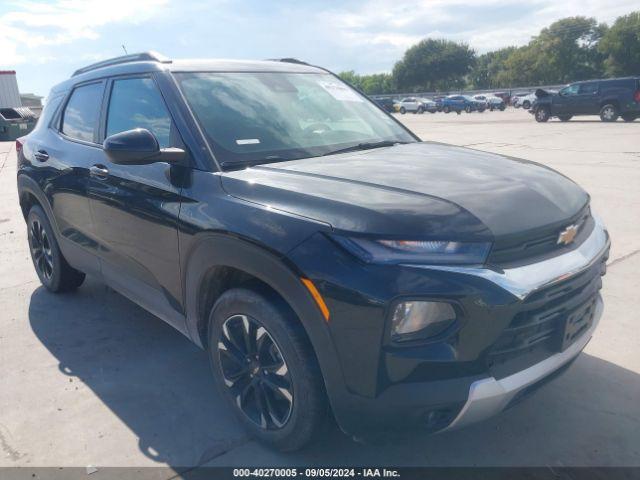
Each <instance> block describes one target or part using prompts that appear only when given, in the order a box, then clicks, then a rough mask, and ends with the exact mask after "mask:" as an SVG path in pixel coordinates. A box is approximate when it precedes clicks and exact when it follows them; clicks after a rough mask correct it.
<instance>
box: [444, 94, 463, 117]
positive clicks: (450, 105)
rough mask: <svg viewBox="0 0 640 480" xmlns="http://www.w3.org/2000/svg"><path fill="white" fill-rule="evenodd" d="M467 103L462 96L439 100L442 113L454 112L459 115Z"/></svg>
mask: <svg viewBox="0 0 640 480" xmlns="http://www.w3.org/2000/svg"><path fill="white" fill-rule="evenodd" d="M467 103H468V102H467V100H466V99H465V98H464V96H463V95H448V96H446V97H444V98H442V99H440V106H441V110H442V111H443V112H444V113H449V112H456V113H457V114H458V115H460V113H461V112H462V111H464V109H465V107H466V106H467Z"/></svg>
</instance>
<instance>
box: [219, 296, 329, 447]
mask: <svg viewBox="0 0 640 480" xmlns="http://www.w3.org/2000/svg"><path fill="white" fill-rule="evenodd" d="M209 357H210V360H211V366H212V369H213V374H214V377H215V379H216V383H217V384H218V387H219V388H220V389H221V390H222V393H223V395H224V396H225V398H226V399H227V400H228V402H229V405H230V407H231V408H232V409H233V410H234V411H235V413H236V414H237V416H238V417H239V419H240V421H241V422H242V423H243V425H244V427H245V428H246V429H247V430H248V431H249V433H250V434H251V435H253V436H254V437H256V438H258V439H259V440H262V441H263V442H265V443H268V444H270V445H271V446H274V447H276V448H278V449H279V450H282V451H293V450H298V449H300V448H302V447H304V446H305V445H306V444H307V443H309V442H310V441H311V439H312V438H313V436H314V435H315V434H316V433H317V432H318V431H319V430H320V428H321V426H322V424H323V422H324V420H325V419H326V412H327V401H326V396H325V393H324V387H323V381H322V374H321V373H320V368H319V367H318V364H317V360H316V358H315V355H314V353H313V349H312V347H311V345H310V343H309V341H308V339H307V337H306V334H305V332H304V329H303V328H302V326H301V325H300V323H299V322H298V320H297V318H295V315H294V314H293V312H292V311H291V309H290V308H289V307H288V306H287V305H286V304H285V303H284V302H283V301H282V300H281V299H280V298H279V297H276V296H275V295H272V294H270V293H263V292H259V291H253V290H248V289H242V288H238V289H232V290H229V291H227V292H225V293H224V294H223V295H222V296H221V297H220V298H219V299H218V301H217V302H216V304H215V305H214V307H213V309H212V310H211V314H210V316H209Z"/></svg>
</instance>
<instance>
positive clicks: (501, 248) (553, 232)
mask: <svg viewBox="0 0 640 480" xmlns="http://www.w3.org/2000/svg"><path fill="white" fill-rule="evenodd" d="M568 225H576V226H578V235H577V236H576V238H575V239H574V241H573V242H572V243H571V244H570V245H566V246H565V245H562V244H558V235H559V234H560V232H561V231H562V230H564V229H565V228H566V227H567V226H568ZM593 227H594V220H593V217H592V216H591V210H590V208H589V206H586V207H585V208H584V209H582V210H581V211H580V212H579V213H578V214H576V215H574V216H573V217H571V218H569V219H567V220H566V221H564V222H562V223H561V224H557V225H550V226H547V227H544V228H541V229H538V230H536V231H535V232H524V233H522V234H519V235H514V236H512V237H510V238H502V239H497V240H496V242H495V244H494V245H493V248H492V249H491V253H490V254H489V259H488V263H490V264H491V265H497V266H508V265H510V264H512V263H515V262H525V261H526V262H527V263H531V261H532V260H534V259H535V258H536V257H542V256H544V255H549V254H554V255H560V254H562V253H565V251H569V250H571V249H574V248H576V247H578V246H579V245H580V244H581V243H582V242H583V241H584V240H586V239H587V237H588V236H589V234H590V233H591V231H592V230H593Z"/></svg>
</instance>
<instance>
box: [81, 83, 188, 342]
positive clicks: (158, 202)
mask: <svg viewBox="0 0 640 480" xmlns="http://www.w3.org/2000/svg"><path fill="white" fill-rule="evenodd" d="M107 92H108V93H107V95H106V99H105V102H104V108H103V121H102V124H103V127H102V137H106V136H109V135H113V134H115V133H119V132H123V131H126V130H131V129H134V128H146V129H147V130H149V131H150V132H152V133H153V134H154V135H155V136H156V137H157V139H158V142H159V144H160V147H161V148H166V147H180V148H184V147H183V145H182V141H181V139H180V136H179V135H178V132H177V131H176V129H175V125H174V122H173V121H172V118H171V115H170V114H169V111H168V109H167V107H166V104H165V102H164V99H163V97H162V94H161V93H160V90H159V89H158V87H157V85H156V83H155V81H154V79H153V78H152V76H134V77H120V78H115V79H111V80H110V81H109V82H108V84H107ZM93 169H94V171H93V175H92V176H91V182H90V194H91V196H90V198H91V208H92V213H93V219H94V223H95V226H96V232H97V238H98V241H99V243H100V252H101V266H102V274H103V277H104V279H105V281H106V282H107V283H108V284H110V285H111V286H112V287H113V288H114V289H116V290H118V291H120V292H121V293H122V294H124V295H125V296H128V297H129V298H131V299H132V300H134V301H135V302H137V303H139V304H140V305H142V306H143V307H145V308H146V309H148V310H149V311H151V312H153V313H155V314H156V315H158V316H159V317H161V318H162V319H164V320H165V321H167V322H169V323H170V324H172V325H173V326H175V327H176V328H178V329H179V330H181V331H183V332H185V325H184V318H183V316H182V306H181V305H182V288H181V283H180V266H179V258H178V232H177V221H178V215H179V213H180V192H181V186H180V185H181V179H182V178H184V175H185V174H186V172H187V169H185V168H184V167H180V166H171V165H169V164H168V163H165V162H160V163H154V164H151V165H117V164H115V163H112V162H111V161H110V160H109V158H108V157H107V156H106V155H105V154H104V152H102V151H101V155H100V158H99V160H97V161H96V162H95V164H94V165H93Z"/></svg>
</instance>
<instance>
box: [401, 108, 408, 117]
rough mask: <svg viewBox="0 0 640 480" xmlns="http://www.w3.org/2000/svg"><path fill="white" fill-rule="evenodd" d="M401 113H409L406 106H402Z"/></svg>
mask: <svg viewBox="0 0 640 480" xmlns="http://www.w3.org/2000/svg"><path fill="white" fill-rule="evenodd" d="M400 113H401V114H402V115H404V114H405V113H407V110H406V109H405V108H404V107H400Z"/></svg>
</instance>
